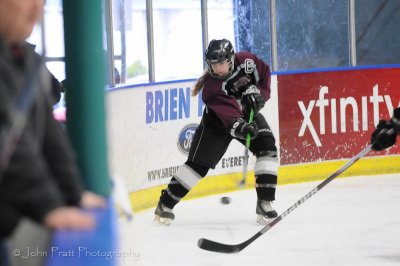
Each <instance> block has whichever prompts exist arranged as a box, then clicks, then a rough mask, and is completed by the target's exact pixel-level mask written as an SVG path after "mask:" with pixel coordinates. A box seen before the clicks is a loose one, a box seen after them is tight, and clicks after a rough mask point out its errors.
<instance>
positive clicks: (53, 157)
mask: <svg viewBox="0 0 400 266" xmlns="http://www.w3.org/2000/svg"><path fill="white" fill-rule="evenodd" d="M46 116H47V117H46V129H45V132H44V139H43V155H44V157H45V158H46V161H47V163H48V166H49V169H50V172H51V175H52V176H53V178H54V179H55V181H56V182H57V184H58V186H59V187H60V189H61V191H62V194H63V196H64V199H65V201H66V203H67V204H68V205H79V201H80V198H81V196H82V193H83V191H84V188H83V182H82V179H81V175H80V170H79V169H78V164H77V160H76V157H75V153H74V151H73V149H72V146H71V144H70V142H69V139H68V137H67V135H66V132H65V131H63V130H62V128H61V126H60V125H59V123H58V122H57V121H56V120H55V119H54V118H53V116H52V109H51V105H50V104H49V103H48V104H47V108H46Z"/></svg>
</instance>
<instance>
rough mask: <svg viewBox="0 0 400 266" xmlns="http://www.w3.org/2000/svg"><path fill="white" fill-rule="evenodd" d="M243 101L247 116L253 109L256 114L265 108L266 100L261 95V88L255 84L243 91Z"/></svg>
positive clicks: (244, 111)
mask: <svg viewBox="0 0 400 266" xmlns="http://www.w3.org/2000/svg"><path fill="white" fill-rule="evenodd" d="M241 103H242V106H243V113H244V115H245V116H248V115H249V114H250V112H251V110H252V109H253V111H254V116H255V115H256V114H257V113H258V112H259V111H260V110H261V109H262V108H264V105H265V100H264V97H263V96H262V95H261V93H260V90H259V89H258V88H257V87H256V86H255V85H250V86H249V87H248V88H247V89H246V90H245V91H244V92H243V94H242V99H241Z"/></svg>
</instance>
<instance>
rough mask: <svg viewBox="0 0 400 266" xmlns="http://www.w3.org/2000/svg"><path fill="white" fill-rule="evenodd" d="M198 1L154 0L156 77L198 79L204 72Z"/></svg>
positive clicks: (160, 79)
mask: <svg viewBox="0 0 400 266" xmlns="http://www.w3.org/2000/svg"><path fill="white" fill-rule="evenodd" d="M200 10H201V7H200V1H199V0H154V2H153V12H154V13H153V19H154V28H153V29H154V62H155V63H154V64H155V80H156V81H165V80H174V79H187V78H195V77H198V76H199V75H201V74H202V72H203V48H202V36H201V11H200Z"/></svg>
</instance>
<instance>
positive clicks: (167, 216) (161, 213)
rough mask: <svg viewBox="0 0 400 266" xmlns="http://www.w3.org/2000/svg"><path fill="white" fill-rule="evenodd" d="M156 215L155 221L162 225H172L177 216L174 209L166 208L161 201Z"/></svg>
mask: <svg viewBox="0 0 400 266" xmlns="http://www.w3.org/2000/svg"><path fill="white" fill-rule="evenodd" d="M154 214H155V215H156V216H155V217H154V221H157V222H158V223H160V224H162V225H170V224H171V222H172V220H174V219H175V214H174V213H173V212H172V209H170V208H168V207H166V206H165V205H164V204H162V203H161V201H159V202H158V204H157V208H156V210H155V211H154Z"/></svg>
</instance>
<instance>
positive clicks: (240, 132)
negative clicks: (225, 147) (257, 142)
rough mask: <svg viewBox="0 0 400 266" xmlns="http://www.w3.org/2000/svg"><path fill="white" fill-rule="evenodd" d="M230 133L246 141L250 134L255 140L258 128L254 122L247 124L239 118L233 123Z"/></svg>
mask: <svg viewBox="0 0 400 266" xmlns="http://www.w3.org/2000/svg"><path fill="white" fill-rule="evenodd" d="M230 133H231V135H232V137H235V138H239V139H244V140H245V139H246V137H247V134H250V138H251V139H254V138H255V137H257V134H258V126H257V124H256V123H254V122H251V123H247V122H246V121H244V119H243V118H237V119H235V120H233V121H232V125H231V127H230Z"/></svg>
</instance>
